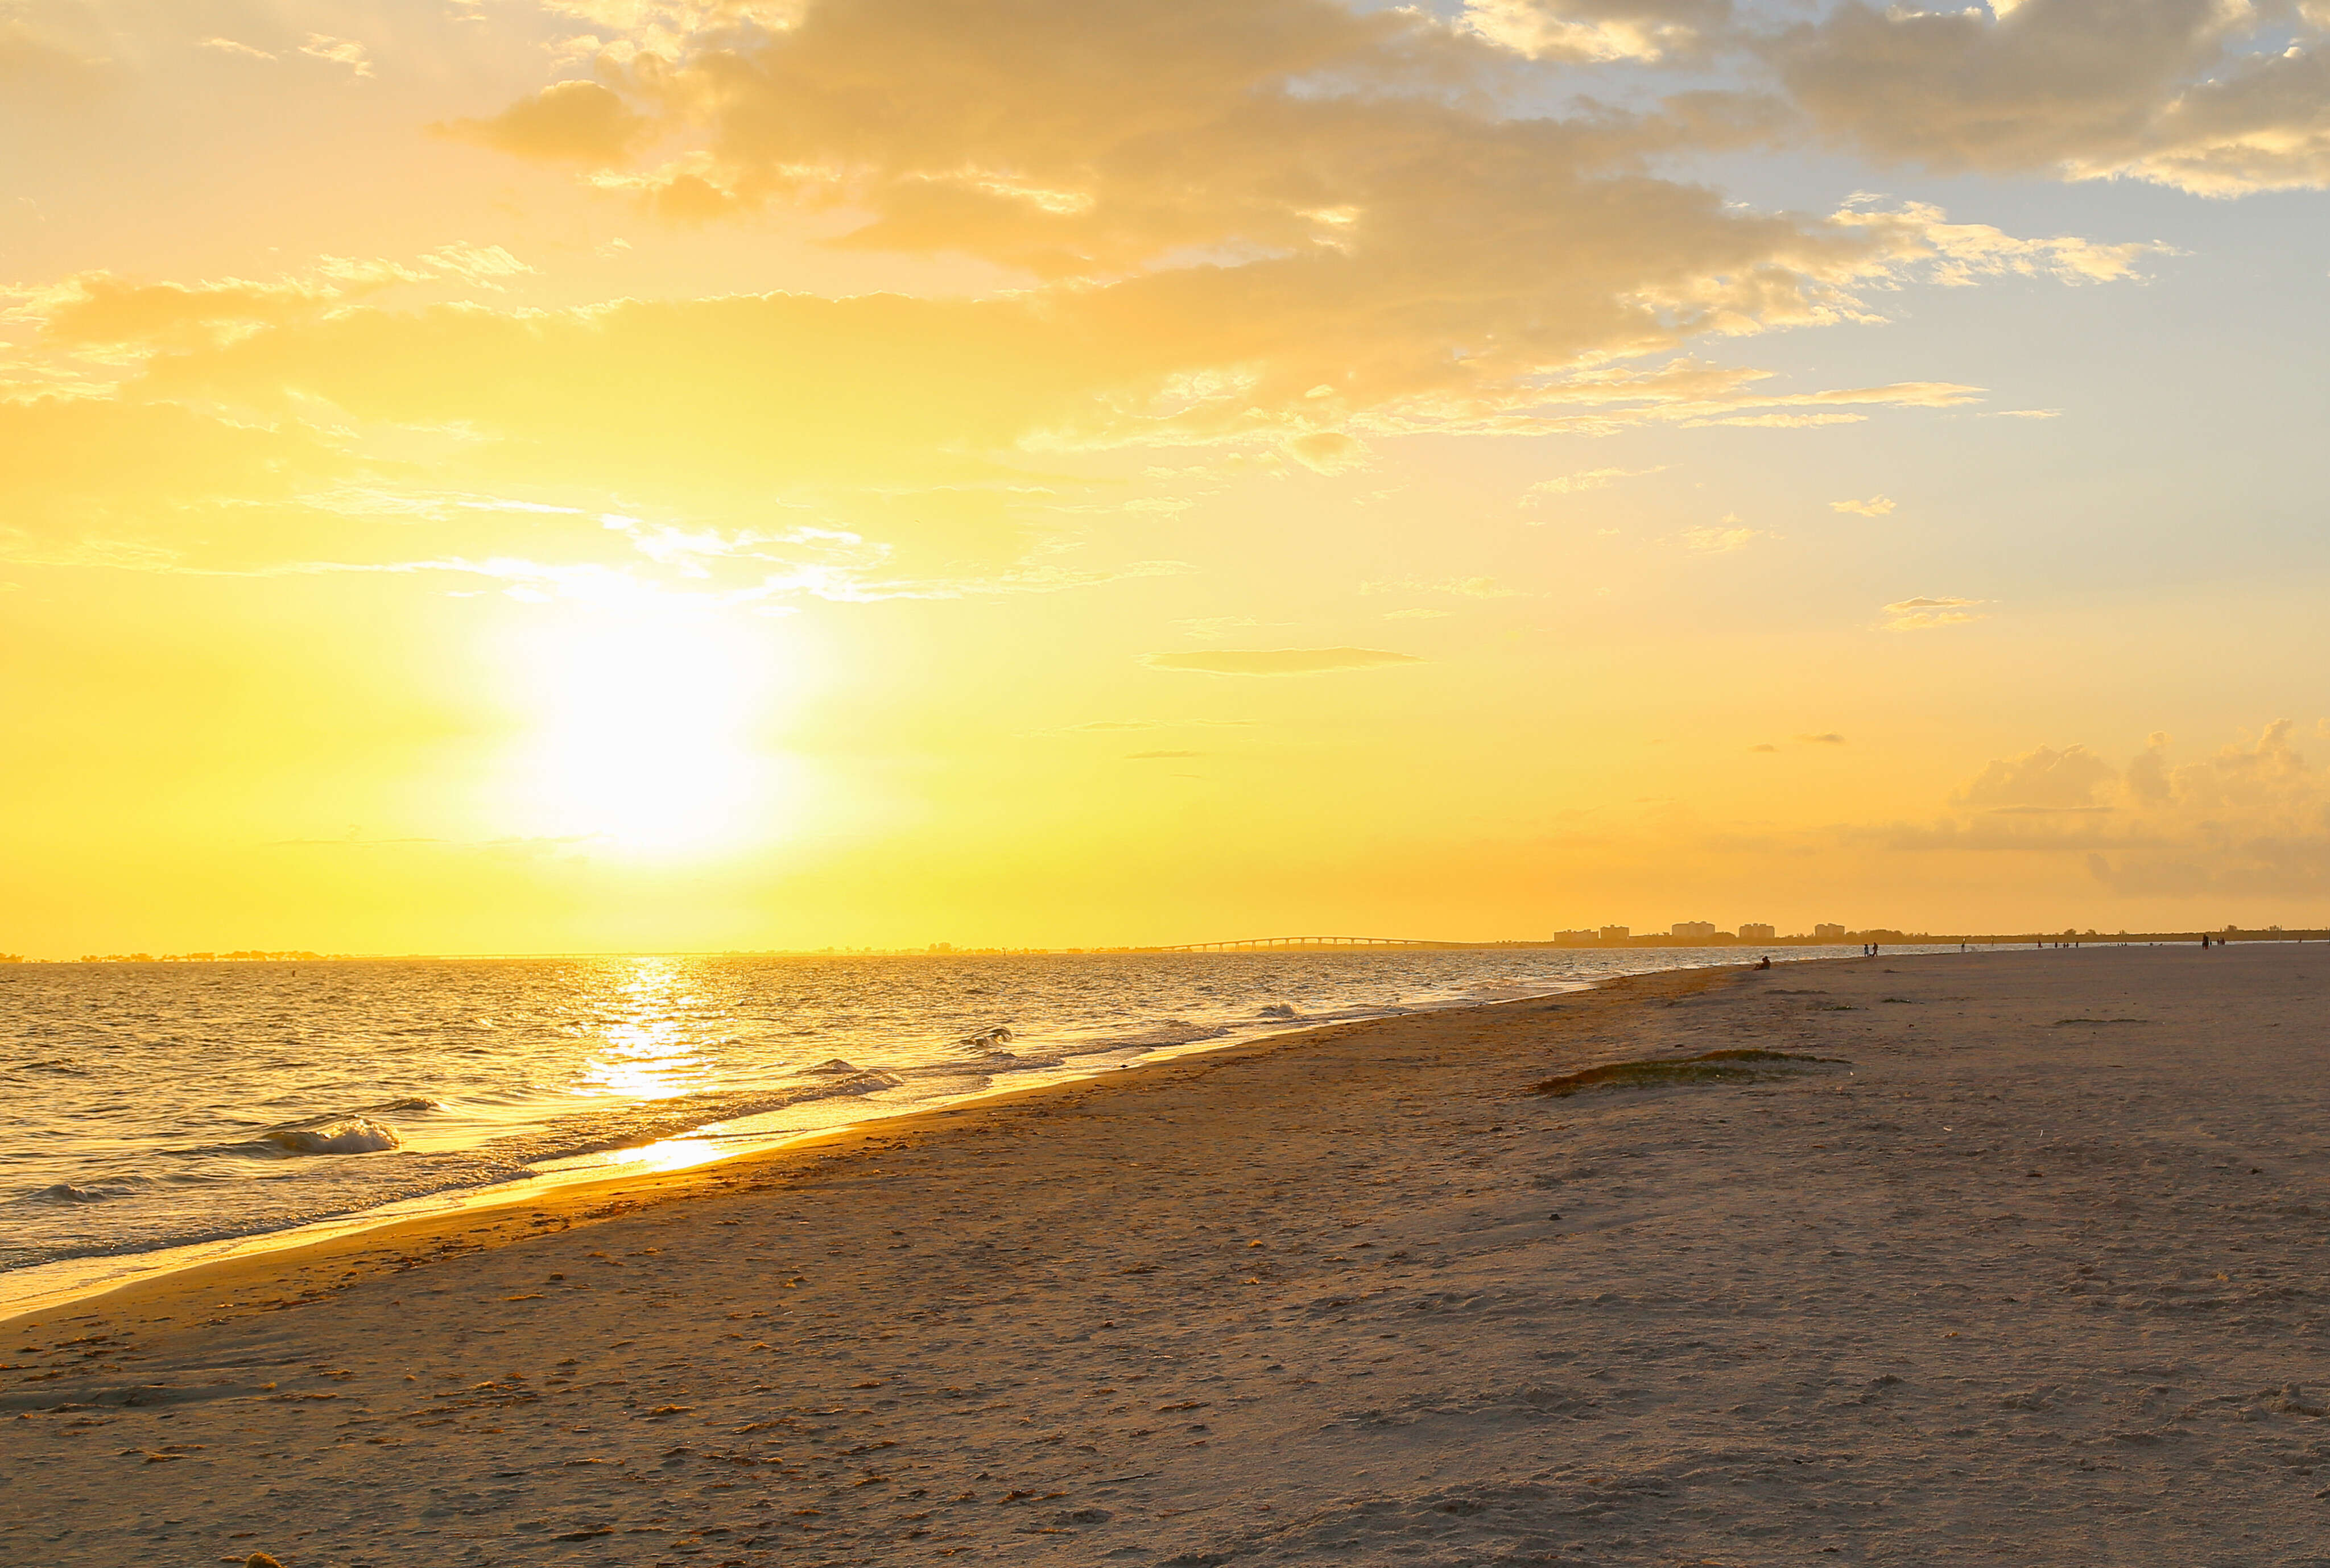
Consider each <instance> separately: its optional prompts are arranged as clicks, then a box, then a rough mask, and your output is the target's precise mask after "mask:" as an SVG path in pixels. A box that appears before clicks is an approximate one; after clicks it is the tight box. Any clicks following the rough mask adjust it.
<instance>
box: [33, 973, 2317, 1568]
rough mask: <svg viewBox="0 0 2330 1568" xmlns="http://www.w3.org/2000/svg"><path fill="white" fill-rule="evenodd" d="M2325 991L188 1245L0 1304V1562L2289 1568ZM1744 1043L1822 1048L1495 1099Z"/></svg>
mask: <svg viewBox="0 0 2330 1568" xmlns="http://www.w3.org/2000/svg"><path fill="white" fill-rule="evenodd" d="M2325 996H2330V947H2323V946H2303V947H2299V946H2273V947H2265V946H2257V947H2241V948H2235V949H2230V950H2221V951H2216V952H2212V953H2209V954H2206V955H2203V954H2202V953H2201V952H2200V951H2199V950H2198V949H2087V950H2082V951H2055V950H2050V951H2044V952H2037V951H2033V952H2023V953H2013V954H2001V955H1994V956H1988V955H1975V956H1971V957H1964V958H1960V957H1946V958H1913V959H1889V958H1880V959H1875V960H1873V961H1867V962H1838V963H1828V964H1818V965H1804V966H1795V967H1783V968H1778V969H1776V970H1773V971H1771V972H1770V973H1768V974H1740V973H1737V972H1724V973H1720V974H1714V973H1705V972H1702V973H1699V974H1689V975H1678V976H1662V977H1653V978H1647V979H1643V980H1638V981H1630V982H1625V983H1623V984H1621V985H1619V986H1616V987H1611V988H1609V989H1607V990H1605V991H1603V992H1599V993H1594V994H1588V995H1586V996H1580V997H1569V998H1564V999H1562V1000H1560V1001H1558V1002H1552V1003H1548V1002H1542V1001H1536V1002H1527V1003H1518V1004H1512V1005H1508V1006H1500V1007H1495V1008H1486V1009H1478V1010H1471V1011H1466V1012H1462V1013H1448V1014H1439V1015H1425V1016H1420V1017H1416V1018H1412V1019H1403V1020H1397V1021H1392V1022H1387V1023H1380V1024H1368V1025H1346V1026H1341V1027H1337V1028H1332V1029H1328V1030H1323V1031H1320V1032H1318V1033H1315V1034H1308V1035H1302V1036H1296V1037H1293V1038H1292V1039H1290V1040H1288V1041H1285V1042H1282V1043H1278V1044H1273V1045H1269V1046H1264V1047H1258V1048H1253V1049H1247V1050H1242V1051H1238V1052H1235V1053H1226V1054H1224V1055H1220V1056H1216V1057H1208V1058H1198V1059H1193V1060H1190V1061H1186V1062H1181V1063H1170V1064H1167V1065H1164V1066H1161V1067H1158V1068H1154V1069H1149V1070H1144V1071H1142V1072H1138V1073H1132V1074H1126V1075H1123V1076H1122V1077H1119V1078H1116V1079H1113V1080H1107V1081H1103V1082H1093V1083H1083V1084H1075V1085H1071V1086H1067V1087H1066V1088H1063V1089H1059V1090H1056V1091H1043V1092H1038V1093H1036V1094H1031V1095H1028V1096H1025V1097H1022V1098H1019V1099H1017V1100H1009V1101H1004V1102H999V1103H997V1104H993V1105H990V1106H986V1107H982V1108H978V1109H974V1110H962V1111H957V1112H953V1113H942V1114H937V1115H933V1116H927V1117H923V1118H918V1119H914V1120H913V1121H911V1122H893V1123H889V1124H885V1125H884V1126H882V1127H879V1128H876V1129H872V1130H870V1131H868V1132H867V1133H865V1134H863V1135H862V1136H858V1137H856V1138H848V1139H844V1140H841V1141H840V1142H838V1143H837V1144H836V1145H834V1146H833V1147H832V1148H830V1149H829V1150H828V1151H827V1152H825V1153H823V1154H821V1155H817V1156H800V1155H794V1156H779V1157H769V1158H764V1159H760V1160H754V1161H750V1162H740V1163H739V1164H736V1165H730V1166H725V1167H713V1168H711V1169H709V1170H706V1171H702V1172H696V1173H683V1174H682V1175H680V1176H673V1177H667V1178H662V1179H661V1180H659V1181H656V1182H652V1183H647V1184H641V1185H640V1192H641V1195H644V1196H646V1197H649V1198H653V1199H657V1200H658V1201H653V1202H647V1203H642V1204H638V1205H637V1206H631V1207H625V1206H624V1204H623V1203H621V1202H611V1201H610V1200H609V1197H608V1195H607V1194H606V1193H605V1192H604V1191H603V1190H600V1191H586V1192H584V1193H582V1194H581V1195H572V1194H570V1195H561V1196H560V1197H559V1198H557V1199H556V1200H555V1203H556V1205H557V1212H556V1213H553V1211H552V1210H551V1208H550V1205H547V1204H545V1206H544V1207H543V1208H542V1209H540V1210H529V1209H527V1208H525V1207H520V1208H517V1209H516V1210H513V1211H509V1212H507V1213H505V1214H500V1215H498V1216H489V1215H479V1214H469V1215H460V1216H455V1217H452V1218H450V1219H447V1220H444V1221H440V1222H434V1223H429V1224H420V1225H412V1226H406V1227H401V1228H399V1229H396V1230H393V1231H385V1232H375V1233H370V1234H369V1235H366V1236H364V1237H360V1238H356V1239H354V1240H350V1241H343V1242H336V1243H331V1244H327V1245H326V1246H324V1247H320V1248H317V1249H311V1250H308V1251H306V1252H294V1253H279V1254H275V1255H272V1256H269V1257H262V1258H260V1259H256V1260H252V1261H245V1262H240V1263H234V1264H228V1265H223V1266H219V1267H216V1268H213V1269H210V1270H201V1271H197V1272H195V1273H193V1274H189V1275H185V1276H179V1277H176V1278H174V1279H172V1280H164V1281H161V1282H159V1283H157V1284H153V1285H147V1286H142V1287H138V1288H136V1289H131V1290H128V1291H125V1292H119V1293H117V1294H116V1295H114V1296H112V1297H109V1298H104V1299H99V1300H98V1301H94V1302H90V1303H84V1304H82V1305H81V1306H79V1307H75V1308H61V1309H59V1310H58V1311H57V1312H55V1313H52V1314H46V1315H43V1316H42V1317H41V1318H36V1319H20V1320H18V1321H16V1322H14V1323H11V1324H9V1325H6V1326H5V1329H0V1354H6V1355H7V1359H8V1360H10V1361H11V1362H13V1363H14V1364H16V1365H14V1367H13V1369H11V1370H8V1371H6V1372H5V1373H0V1476H5V1478H6V1484H5V1487H0V1555H4V1556H5V1561H7V1562H10V1563H27V1564H33V1563H38V1564H43V1565H46V1564H76V1563H89V1564H104V1565H107V1568H114V1565H120V1564H140V1565H144V1564H157V1565H158V1564H178V1563H189V1564H191V1563H215V1562H220V1561H222V1560H227V1561H239V1560H240V1559H241V1557H242V1554H247V1553H249V1552H251V1551H255V1550H262V1549H263V1550H265V1551H267V1552H270V1553H271V1554H274V1555H276V1556H277V1557H279V1559H281V1561H282V1562H283V1563H286V1564H289V1565H291V1568H319V1565H324V1564H335V1565H338V1564H347V1565H353V1564H362V1563H381V1564H385V1563H432V1564H434V1563H490V1564H499V1563H609V1564H614V1563H621V1564H634V1563H639V1564H644V1563H683V1562H686V1563H884V1564H891V1563H925V1562H936V1561H939V1560H942V1559H950V1560H953V1561H958V1562H988V1563H1014V1564H1026V1563H1061V1564H1083V1563H1185V1564H1187V1563H1241V1564H1243V1563H1298V1562H1299V1563H1308V1562H1313V1561H1317V1562H1346V1563H1437V1564H1468V1565H1470V1564H1491V1563H1658V1564H1667V1565H1672V1564H1678V1563H1721V1564H1738V1565H1746V1564H1755V1563H1791V1564H1795V1563H1813V1562H1824V1561H1830V1560H1835V1561H1839V1562H1848V1563H1851V1562H1859V1563H1898V1564H1904V1565H1908V1564H1918V1565H1921V1568H1922V1565H1926V1564H1936V1563H1961V1562H1963V1563H2033V1564H2050V1565H2059V1564H2112V1565H2120V1564H2152V1563H2158V1564H2178V1565H2185V1564H2203V1563H2205V1564H2211V1565H2216V1568H2234V1565H2243V1564H2268V1563H2274V1564H2297V1563H2317V1564H2330V1496H2325V1487H2330V1474H2325V1473H2317V1467H2318V1466H2322V1465H2324V1464H2325V1462H2330V1418H2325V1414H2324V1407H2325V1404H2330V1357H2325V1342H2324V1338H2323V1332H2322V1331H2323V1326H2324V1323H2325V1320H2330V1310H2325V1300H2324V1292H2325V1290H2330V1273H2325V1268H2324V1242H2325V1231H2330V1223H2325V1222H2330V1183H2325V1130H2324V1125H2323V1088H2324V1073H2323V1063H2324V1052H2323V1030H2324V1020H2325V1009H2324V998H2325ZM1893 997H1899V998H1902V999H1903V1000H1901V1001H1898V1002H1897V1001H1889V1000H1886V998H1893ZM1848 1009H1849V1010H1848ZM2081 1019H2091V1020H2102V1021H2101V1022H2071V1021H2070V1020H2081ZM1737 1045H1755V1046H1764V1047H1768V1048H1776V1049H1783V1050H1791V1051H1810V1052H1815V1053H1820V1054H1823V1055H1832V1056H1838V1057H1843V1058H1847V1059H1849V1060H1850V1061H1851V1063H1852V1069H1851V1070H1850V1072H1849V1074H1848V1072H1847V1071H1846V1070H1845V1069H1842V1068H1837V1069H1829V1070H1823V1071H1821V1072H1814V1073H1809V1074H1807V1075H1805V1076H1804V1077H1801V1078H1795V1079H1791V1080H1788V1081H1785V1082H1764V1083H1755V1084H1747V1085H1740V1084H1729V1083H1722V1084H1710V1085H1700V1086H1693V1087H1684V1088H1668V1089H1659V1090H1649V1091H1644V1090H1605V1091H1594V1092H1589V1093H1586V1094H1583V1095H1580V1096H1577V1097H1576V1098H1572V1099H1567V1100H1553V1099H1547V1098H1543V1097H1536V1096H1530V1095H1528V1094H1525V1093H1523V1092H1521V1091H1523V1090H1524V1088H1525V1086H1526V1085H1528V1084H1529V1083H1530V1082H1533V1081H1534V1080H1537V1079H1539V1078H1541V1077H1543V1076H1545V1075H1547V1074H1549V1073H1550V1072H1559V1071H1565V1070H1568V1069H1570V1068H1574V1067H1577V1066H1581V1065H1585V1064H1587V1063H1595V1062H1601V1061H1608V1060H1613V1059H1617V1058H1623V1057H1632V1056H1640V1055H1644V1054H1670V1055H1679V1054H1684V1053H1696V1052H1698V1051H1702V1050H1707V1049H1711V1048H1719V1047H1729V1046H1737ZM617 1209H620V1211H621V1212H617V1213H611V1212H610V1211H611V1210H617ZM1553 1214H1558V1215H1559V1216H1560V1217H1559V1218H1558V1219H1554V1218H1551V1217H1549V1216H1551V1215H1553ZM569 1215H571V1217H572V1219H573V1223H572V1225H571V1227H570V1226H569V1225H568V1218H567V1217H562V1216H569ZM537 1216H541V1217H537ZM529 1230H531V1231H532V1232H533V1233H531V1234H528V1233H527V1232H529ZM224 1303H233V1305H232V1306H227V1305H223V1304H224ZM75 1341H81V1342H80V1343H74V1342H75Z"/></svg>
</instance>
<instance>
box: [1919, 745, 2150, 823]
mask: <svg viewBox="0 0 2330 1568" xmlns="http://www.w3.org/2000/svg"><path fill="white" fill-rule="evenodd" d="M2118 776H2119V772H2118V770H2117V769H2116V768H2114V767H2113V766H2112V765H2111V764H2110V763H2108V762H2107V761H2105V760H2103V759H2102V758H2101V757H2098V756H2097V755H2096V754H2095V753H2094V752H2092V751H2088V749H2087V748H2086V747H2084V746H2067V747H2065V748H2063V749H2062V750H2061V751H2057V750H2055V749H2054V748H2053V747H2051V746H2041V747H2039V748H2037V749H2036V750H2034V751H2025V752H2024V753H2023V754H2022V755H2021V756H2019V757H2009V758H2004V759H2002V760H1996V761H1994V762H1992V763H1990V764H1989V765H1988V766H1987V767H1985V768H1984V769H1983V770H1982V771H1981V772H1980V773H1979V774H1977V775H1976V776H1975V779H1973V780H1972V781H1971V782H1970V783H1968V784H1967V785H1966V786H1965V789H1961V790H1960V791H1958V794H1957V796H1956V799H1957V802H1958V803H1959V804H1960V805H1963V806H1966V807H1970V808H1976V809H1980V810H1988V811H2001V810H2017V809H2030V808H2042V809H2061V808H2091V807H2093V806H2094V805H2095V804H2096V791H2097V789H2099V788H2101V787H2102V786H2104V785H2106V784H2107V783H2110V782H2112V781H2114V780H2116V779H2117V778H2118Z"/></svg>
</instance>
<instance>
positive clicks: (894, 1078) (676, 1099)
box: [483, 1060, 905, 1165]
mask: <svg viewBox="0 0 2330 1568" xmlns="http://www.w3.org/2000/svg"><path fill="white" fill-rule="evenodd" d="M804 1072H806V1073H808V1074H810V1075H815V1076H818V1077H820V1078H822V1080H823V1082H813V1083H800V1084H791V1085H786V1086H781V1087H775V1088H767V1089H728V1090H708V1091H704V1092H701V1093H697V1094H679V1095H674V1096H673V1097H672V1098H670V1099H668V1100H647V1101H644V1102H642V1103H639V1104H633V1105H623V1106H612V1107H610V1108H608V1109H606V1110H578V1111H573V1112H570V1113H569V1114H567V1115H564V1116H560V1117H554V1118H553V1119H551V1120H550V1121H549V1122H547V1123H545V1125H544V1126H542V1127H540V1128H537V1129H535V1130H533V1131H531V1132H519V1133H512V1134H509V1135H508V1136H507V1137H504V1138H492V1139H489V1140H488V1142H487V1143H486V1144H485V1145H484V1146H483V1148H486V1149H488V1150H489V1151H491V1152H492V1153H493V1154H495V1155H496V1156H497V1157H500V1158H503V1159H507V1160H509V1161H512V1162H513V1163H516V1164H518V1165H541V1164H545V1163H546V1162H548V1161H551V1160H560V1159H575V1158H579V1157H582V1156H583V1155H587V1154H606V1153H609V1152H611V1151H612V1150H615V1149H620V1148H644V1147H645V1146H646V1145H648V1144H651V1143H661V1142H662V1141H663V1140H664V1139H666V1138H677V1137H678V1136H679V1135H680V1134H682V1133H688V1132H700V1131H702V1130H704V1129H706V1128H710V1127H716V1126H718V1125H719V1124H720V1123H722V1122H726V1121H739V1120H742V1119H744V1118H745V1117H748V1116H765V1115H767V1114H768V1113H769V1112H771V1111H772V1110H785V1109H787V1108H788V1107H791V1106H795V1105H800V1104H801V1103H803V1102H804V1101H807V1100H831V1099H834V1098H836V1097H838V1096H840V1095H848V1094H877V1093H879V1092H881V1091H883V1090H885V1089H895V1088H896V1087H898V1085H899V1084H900V1083H901V1082H905V1081H904V1080H903V1079H902V1078H900V1077H899V1075H898V1074H896V1073H895V1072H882V1071H880V1070H879V1069H876V1068H870V1067H857V1066H853V1065H851V1064H850V1063H847V1062H842V1061H838V1060H836V1061H833V1062H828V1063H820V1064H819V1066H816V1067H812V1068H808V1069H805V1070H804Z"/></svg>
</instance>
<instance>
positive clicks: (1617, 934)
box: [1602, 926, 1634, 942]
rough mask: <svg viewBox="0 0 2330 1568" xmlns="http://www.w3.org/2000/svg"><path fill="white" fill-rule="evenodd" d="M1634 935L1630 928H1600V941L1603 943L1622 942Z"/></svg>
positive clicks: (1632, 929) (1632, 928)
mask: <svg viewBox="0 0 2330 1568" xmlns="http://www.w3.org/2000/svg"><path fill="white" fill-rule="evenodd" d="M1633 935H1634V927H1632V926H1604V927H1603V928H1602V940H1604V941H1605V942H1623V941H1624V940H1626V939H1627V938H1628V937H1631V936H1633Z"/></svg>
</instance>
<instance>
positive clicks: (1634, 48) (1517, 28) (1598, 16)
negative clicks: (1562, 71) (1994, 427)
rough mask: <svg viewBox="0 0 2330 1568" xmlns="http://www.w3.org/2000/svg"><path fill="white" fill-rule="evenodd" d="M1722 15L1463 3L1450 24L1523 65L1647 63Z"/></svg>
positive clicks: (1663, 2) (1672, 6) (1665, 6)
mask: <svg viewBox="0 0 2330 1568" xmlns="http://www.w3.org/2000/svg"><path fill="white" fill-rule="evenodd" d="M1729 10H1730V7H1729V5H1726V4H1724V3H1723V0H1616V3H1615V4H1612V3H1605V4H1596V3H1594V0H1465V4H1464V9H1463V14H1462V15H1461V16H1460V17H1459V19H1458V25H1459V26H1460V27H1462V28H1463V30H1465V31H1466V32H1469V33H1472V34H1473V35H1474V36H1475V37H1478V38H1481V39H1483V40H1485V41H1487V42H1488V43H1493V44H1495V45H1497V46H1498V47H1499V48H1501V49H1509V50H1511V51H1512V52H1514V53H1515V54H1519V55H1520V56H1522V57H1523V58H1525V59H1529V60H1551V61H1562V62H1564V63H1574V64H1599V63H1602V62H1605V61H1615V60H1634V61H1657V60H1659V59H1661V58H1662V57H1664V56H1666V55H1668V54H1672V53H1676V52H1689V51H1691V50H1692V49H1693V48H1694V47H1695V46H1696V45H1697V44H1698V43H1700V38H1701V35H1702V33H1703V32H1705V31H1708V30H1710V28H1719V26H1720V24H1722V23H1723V22H1725V21H1726V20H1728V18H1729Z"/></svg>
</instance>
